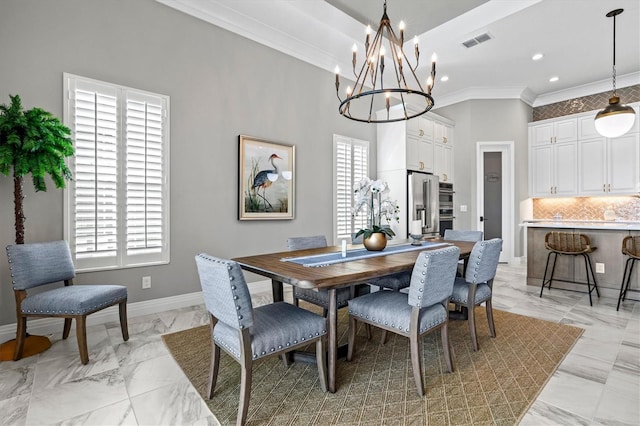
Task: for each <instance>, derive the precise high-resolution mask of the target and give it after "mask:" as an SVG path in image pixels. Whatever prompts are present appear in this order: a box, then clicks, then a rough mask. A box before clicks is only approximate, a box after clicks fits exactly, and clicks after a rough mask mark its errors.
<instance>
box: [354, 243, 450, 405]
mask: <svg viewBox="0 0 640 426" xmlns="http://www.w3.org/2000/svg"><path fill="white" fill-rule="evenodd" d="M459 256H460V249H459V248H458V247H445V248H441V249H436V250H425V251H422V252H420V254H419V255H418V258H417V259H416V263H415V266H414V268H413V272H412V274H411V285H410V286H409V293H408V294H407V293H404V292H398V291H377V292H375V293H371V294H368V295H365V296H362V297H357V298H355V299H353V300H350V301H349V350H348V352H347V361H351V360H352V359H353V352H354V350H355V331H356V325H357V321H361V322H364V323H365V324H370V325H373V326H374V327H379V328H381V329H383V330H387V331H391V332H393V333H396V334H400V335H402V336H405V337H408V338H409V342H410V347H411V366H412V368H413V378H414V380H415V382H416V388H417V391H418V394H419V395H420V396H424V378H423V375H422V350H421V347H422V339H421V337H422V336H423V335H425V334H427V333H429V332H431V331H434V330H437V329H440V333H441V336H442V347H443V353H444V358H445V362H446V365H447V369H448V371H449V372H453V368H454V367H453V354H452V348H451V343H450V341H449V332H448V324H449V311H448V304H449V297H450V296H451V293H452V291H453V282H454V280H455V276H456V265H457V264H458V258H459Z"/></svg>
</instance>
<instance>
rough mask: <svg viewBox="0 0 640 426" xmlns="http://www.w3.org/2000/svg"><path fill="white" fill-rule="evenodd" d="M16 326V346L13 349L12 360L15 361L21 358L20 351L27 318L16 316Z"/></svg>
mask: <svg viewBox="0 0 640 426" xmlns="http://www.w3.org/2000/svg"><path fill="white" fill-rule="evenodd" d="M17 325H18V327H17V329H16V347H15V349H14V350H13V360H14V361H17V360H19V359H20V358H22V351H23V350H24V340H25V339H26V337H27V318H26V317H23V316H19V317H18V324H17Z"/></svg>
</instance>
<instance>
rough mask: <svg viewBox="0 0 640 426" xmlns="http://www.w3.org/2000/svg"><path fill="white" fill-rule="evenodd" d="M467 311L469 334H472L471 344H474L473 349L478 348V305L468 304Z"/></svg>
mask: <svg viewBox="0 0 640 426" xmlns="http://www.w3.org/2000/svg"><path fill="white" fill-rule="evenodd" d="M467 311H469V319H468V322H469V334H471V344H472V345H473V350H474V351H477V350H478V336H477V335H476V315H475V311H476V307H475V306H474V305H471V306H468V307H467Z"/></svg>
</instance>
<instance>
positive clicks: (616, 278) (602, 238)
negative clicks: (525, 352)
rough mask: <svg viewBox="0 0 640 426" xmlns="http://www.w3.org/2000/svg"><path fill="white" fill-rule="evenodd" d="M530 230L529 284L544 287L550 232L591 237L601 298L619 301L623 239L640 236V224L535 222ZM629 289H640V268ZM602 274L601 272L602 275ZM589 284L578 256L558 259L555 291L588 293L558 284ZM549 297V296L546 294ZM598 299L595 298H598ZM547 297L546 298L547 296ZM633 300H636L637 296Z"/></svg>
mask: <svg viewBox="0 0 640 426" xmlns="http://www.w3.org/2000/svg"><path fill="white" fill-rule="evenodd" d="M523 226H526V228H527V284H528V285H533V286H537V287H540V286H541V284H542V277H543V276H544V269H545V265H546V262H547V255H548V254H549V251H548V250H547V249H546V248H545V246H544V238H545V235H546V234H547V233H548V232H552V231H561V232H575V233H582V234H585V235H587V236H588V237H589V239H590V240H591V245H592V246H593V247H597V250H596V251H594V252H593V253H592V254H591V262H592V265H593V268H594V271H595V273H596V280H597V282H598V289H599V290H600V295H601V296H605V297H610V298H615V299H617V298H618V294H619V292H620V284H621V282H622V275H623V273H624V263H625V261H626V257H625V256H623V255H622V252H621V247H622V239H623V238H624V237H626V236H627V235H640V222H617V221H575V220H571V221H562V220H559V221H553V220H532V221H527V222H525V223H524V224H523ZM635 269H636V270H634V272H633V277H632V279H631V284H630V286H629V288H631V289H638V288H639V285H638V284H639V282H640V271H639V270H640V268H635ZM599 271H600V272H599ZM556 279H562V280H567V281H577V282H586V279H587V278H586V272H585V266H584V261H583V260H582V258H581V257H576V256H558V260H557V263H556V270H555V274H554V282H553V287H556V288H561V289H562V288H563V289H568V290H576V291H586V286H585V285H580V284H573V283H568V282H562V281H556ZM545 294H549V293H548V291H545ZM594 296H595V294H594ZM543 297H544V295H543ZM631 297H632V298H636V297H635V296H634V295H633V294H632V295H631Z"/></svg>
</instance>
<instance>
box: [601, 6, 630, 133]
mask: <svg viewBox="0 0 640 426" xmlns="http://www.w3.org/2000/svg"><path fill="white" fill-rule="evenodd" d="M623 10H624V9H615V10H612V11H611V12H609V13H607V15H606V16H607V18H611V17H613V94H612V95H611V98H609V105H607V106H606V108H605V109H603V110H602V111H600V112H598V113H597V114H596V118H595V120H596V121H595V125H596V130H597V132H598V133H600V134H601V135H602V136H604V137H606V138H616V137H618V136H622V135H624V134H625V133H627V132H628V131H629V130H631V128H632V127H633V123H634V121H635V119H636V113H635V111H634V110H633V108H631V107H630V106H627V105H621V104H620V98H619V97H618V95H617V94H616V16H617V15H619V14H621V13H622V12H623Z"/></svg>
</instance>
